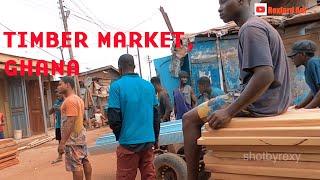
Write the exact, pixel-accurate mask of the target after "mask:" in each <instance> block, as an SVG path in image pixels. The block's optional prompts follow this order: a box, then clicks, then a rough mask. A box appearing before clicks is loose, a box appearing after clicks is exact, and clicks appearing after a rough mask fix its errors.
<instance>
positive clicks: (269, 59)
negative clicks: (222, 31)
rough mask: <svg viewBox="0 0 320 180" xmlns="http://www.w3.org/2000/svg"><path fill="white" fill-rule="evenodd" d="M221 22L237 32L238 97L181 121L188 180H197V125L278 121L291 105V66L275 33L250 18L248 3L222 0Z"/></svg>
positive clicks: (221, 99)
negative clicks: (245, 118)
mask: <svg viewBox="0 0 320 180" xmlns="http://www.w3.org/2000/svg"><path fill="white" fill-rule="evenodd" d="M219 3H220V8H219V13H220V17H221V19H222V20H223V21H224V22H226V23H227V22H230V21H234V22H236V24H237V25H238V26H239V27H241V28H240V30H239V44H238V58H239V67H240V79H241V86H242V88H241V94H240V96H239V97H237V98H235V97H234V96H232V95H230V94H228V95H223V96H218V97H216V98H213V99H210V100H209V101H207V102H205V103H203V104H201V105H199V106H198V107H196V108H194V109H192V110H191V111H189V112H187V113H186V114H185V115H184V116H183V134H184V151H185V157H186V161H187V167H188V179H189V180H195V179H197V178H198V169H199V154H200V148H199V147H200V146H198V145H197V139H198V138H199V137H200V136H201V126H202V125H203V124H204V123H206V122H208V123H209V125H210V127H212V128H213V129H218V128H223V127H225V126H226V125H227V124H228V123H229V122H230V121H231V119H232V118H233V117H235V116H254V117H265V116H276V115H279V114H281V113H283V112H285V111H286V110H287V108H288V107H289V105H290V102H291V98H290V97H291V93H290V79H289V77H290V76H289V67H288V61H287V55H286V51H285V48H284V45H283V42H282V39H281V37H280V35H279V34H278V32H277V31H276V30H275V29H274V28H273V27H272V26H271V25H270V24H268V23H267V22H266V21H264V20H262V19H260V18H259V17H255V16H253V15H251V14H250V13H249V12H250V3H251V2H250V0H220V1H219Z"/></svg>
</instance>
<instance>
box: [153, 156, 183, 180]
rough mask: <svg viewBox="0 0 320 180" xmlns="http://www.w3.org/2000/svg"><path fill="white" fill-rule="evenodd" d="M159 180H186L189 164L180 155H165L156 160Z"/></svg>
mask: <svg viewBox="0 0 320 180" xmlns="http://www.w3.org/2000/svg"><path fill="white" fill-rule="evenodd" d="M154 165H155V168H156V173H157V180H186V179H187V164H186V162H185V161H184V160H183V159H182V158H181V157H180V156H178V155H176V154H172V153H164V154H161V155H159V156H157V157H156V158H155V160H154Z"/></svg>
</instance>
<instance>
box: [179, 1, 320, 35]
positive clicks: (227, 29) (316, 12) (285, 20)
mask: <svg viewBox="0 0 320 180" xmlns="http://www.w3.org/2000/svg"><path fill="white" fill-rule="evenodd" d="M261 18H262V19H264V20H266V21H267V22H269V23H270V24H271V25H272V26H274V27H276V28H278V27H282V28H285V27H287V26H293V25H297V24H303V23H309V22H313V21H318V20H320V6H319V5H318V6H314V7H312V8H310V9H308V10H307V13H305V14H297V15H293V16H291V17H288V16H262V17H261ZM239 29H240V28H239V27H238V26H237V25H236V23H234V22H233V21H232V22H229V23H227V24H225V25H224V26H221V27H216V28H212V29H209V30H207V31H202V32H198V33H191V34H185V35H184V37H183V38H184V39H193V38H194V37H199V36H202V37H205V36H208V37H211V36H223V35H227V34H236V33H238V31H239Z"/></svg>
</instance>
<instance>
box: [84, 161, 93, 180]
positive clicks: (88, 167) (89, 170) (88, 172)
mask: <svg viewBox="0 0 320 180" xmlns="http://www.w3.org/2000/svg"><path fill="white" fill-rule="evenodd" d="M83 170H84V176H85V177H86V180H91V174H92V167H91V163H90V162H89V161H86V162H84V163H83Z"/></svg>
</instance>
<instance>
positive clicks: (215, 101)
mask: <svg viewBox="0 0 320 180" xmlns="http://www.w3.org/2000/svg"><path fill="white" fill-rule="evenodd" d="M237 97H238V96H236V95H234V94H231V93H229V94H225V95H220V96H217V97H215V98H212V99H210V100H209V101H206V102H204V103H202V104H200V105H199V106H197V107H196V110H197V112H198V116H199V118H200V119H204V118H206V117H208V116H210V115H211V114H213V113H214V112H215V111H217V110H219V109H223V108H226V107H227V106H229V105H230V104H231V103H232V102H234V101H235V99H236V98H237ZM237 116H246V117H247V116H251V113H250V112H249V111H247V110H242V111H241V112H240V113H239V115H237Z"/></svg>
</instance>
